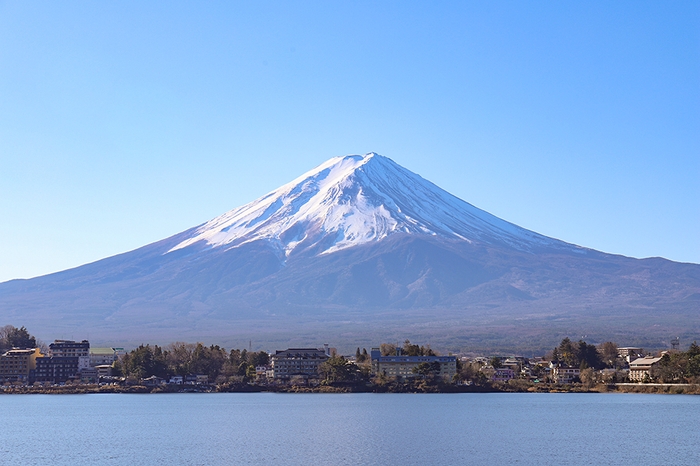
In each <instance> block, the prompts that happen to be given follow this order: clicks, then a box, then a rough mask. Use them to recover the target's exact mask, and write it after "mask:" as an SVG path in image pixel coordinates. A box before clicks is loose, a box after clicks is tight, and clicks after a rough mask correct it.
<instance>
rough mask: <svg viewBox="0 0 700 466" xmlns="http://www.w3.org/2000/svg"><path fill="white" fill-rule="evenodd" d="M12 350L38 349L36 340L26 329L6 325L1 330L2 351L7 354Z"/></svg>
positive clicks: (0, 344)
mask: <svg viewBox="0 0 700 466" xmlns="http://www.w3.org/2000/svg"><path fill="white" fill-rule="evenodd" d="M12 348H23V349H24V348H36V338H34V337H33V336H32V335H30V334H29V332H28V331H27V329H26V328H25V327H21V328H17V327H14V326H12V325H6V326H4V327H2V328H0V350H2V352H5V351H6V350H8V349H12Z"/></svg>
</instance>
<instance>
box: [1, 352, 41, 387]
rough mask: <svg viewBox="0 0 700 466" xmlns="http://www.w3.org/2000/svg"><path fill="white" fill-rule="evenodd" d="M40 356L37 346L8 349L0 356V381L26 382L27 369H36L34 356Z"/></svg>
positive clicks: (27, 376) (27, 377)
mask: <svg viewBox="0 0 700 466" xmlns="http://www.w3.org/2000/svg"><path fill="white" fill-rule="evenodd" d="M42 356H43V355H42V354H41V350H39V348H34V349H12V350H10V351H8V352H7V353H5V354H3V355H2V356H0V381H6V382H26V381H27V380H28V379H29V371H33V370H34V369H36V358H37V357H42Z"/></svg>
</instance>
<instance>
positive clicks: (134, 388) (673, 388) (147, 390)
mask: <svg viewBox="0 0 700 466" xmlns="http://www.w3.org/2000/svg"><path fill="white" fill-rule="evenodd" d="M99 393H105V394H120V393H126V394H154V393H326V394H342V393H378V394H381V393H415V394H420V393H425V394H429V393H435V394H451V393H611V394H615V393H635V394H657V395H700V385H699V384H644V383H642V384H633V383H620V384H614V385H597V386H595V387H589V388H584V387H583V386H580V385H579V386H577V385H565V386H544V385H532V386H529V387H527V388H525V387H512V386H508V385H505V384H504V385H503V386H494V385H489V386H474V385H448V386H422V387H412V386H399V387H381V386H330V385H321V386H315V387H307V386H268V385H255V384H240V385H236V386H213V385H193V386H186V387H183V386H169V385H163V386H156V387H149V386H144V385H131V386H121V385H107V386H98V385H65V386H51V387H27V386H18V387H4V388H0V395H85V394H99Z"/></svg>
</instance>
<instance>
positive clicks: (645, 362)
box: [629, 357, 661, 382]
mask: <svg viewBox="0 0 700 466" xmlns="http://www.w3.org/2000/svg"><path fill="white" fill-rule="evenodd" d="M659 361H661V358H652V357H644V358H637V359H635V360H634V361H632V362H630V374H629V376H630V380H631V381H632V382H644V381H645V380H651V378H652V377H651V368H652V366H653V365H654V364H656V363H658V362H659Z"/></svg>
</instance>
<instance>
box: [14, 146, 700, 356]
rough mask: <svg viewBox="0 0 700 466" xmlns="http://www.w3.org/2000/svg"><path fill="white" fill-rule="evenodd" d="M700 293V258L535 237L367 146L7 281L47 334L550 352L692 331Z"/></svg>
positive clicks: (36, 327)
mask: <svg viewBox="0 0 700 466" xmlns="http://www.w3.org/2000/svg"><path fill="white" fill-rule="evenodd" d="M698 296H700V266H699V265H697V264H683V263H675V262H672V261H668V260H665V259H653V258H648V259H635V258H629V257H625V256H621V255H613V254H607V253H603V252H600V251H596V250H593V249H589V248H585V247H581V246H576V245H573V244H569V243H566V242H563V241H560V240H557V239H554V238H549V237H546V236H543V235H540V234H538V233H535V232H531V231H529V230H526V229H524V228H521V227H519V226H517V225H514V224H512V223H509V222H507V221H505V220H501V219H499V218H498V217H495V216H493V215H491V214H489V213H488V212H485V211H483V210H480V209H478V208H476V207H474V206H473V205H471V204H469V203H467V202H465V201H462V200H460V199H458V198H456V197H454V196H452V195H451V194H449V193H447V192H446V191H444V190H442V189H440V188H439V187H438V186H436V185H434V184H433V183H431V182H429V181H427V180H424V179H423V178H421V177H420V176H419V175H416V174H414V173H412V172H410V171H409V170H406V169H404V168H403V167H401V166H399V165H398V164H396V163H395V162H393V161H391V160H390V159H387V158H385V157H382V156H379V155H377V154H374V153H370V154H366V155H364V156H343V157H336V158H333V159H330V160H329V161H327V162H325V163H324V164H321V165H320V166H319V167H316V168H315V169H313V170H311V171H309V172H307V173H305V174H304V175H302V176H300V177H297V178H296V179H295V180H293V181H292V182H290V183H287V184H286V185H283V186H282V187H280V188H278V189H276V190H273V191H271V192H270V193H268V194H266V195H265V196H262V197H261V198H259V199H256V200H254V201H252V202H250V203H248V204H246V205H244V206H241V207H239V208H236V209H233V210H231V211H229V212H227V213H224V214H223V215H221V216H219V217H216V218H214V219H212V220H211V221H209V222H205V223H203V224H201V225H198V226H196V227H193V228H190V229H187V230H185V231H183V232H180V233H178V234H175V235H173V236H171V237H169V238H165V239H163V240H160V241H157V242H154V243H151V244H148V245H145V246H143V247H141V248H138V249H135V250H133V251H129V252H126V253H122V254H118V255H116V256H112V257H108V258H105V259H102V260H99V261H95V262H92V263H90V264H85V265H83V266H80V267H76V268H73V269H69V270H65V271H61V272H57V273H54V274H50V275H45V276H42V277H36V278H33V279H29V280H13V281H9V282H5V283H1V284H0V315H2V316H3V318H5V319H9V321H8V322H7V323H17V324H21V325H26V326H28V327H30V328H32V331H33V332H34V333H35V334H38V335H42V333H43V334H46V335H51V333H50V332H51V331H57V330H58V331H60V332H65V333H62V334H61V335H62V336H66V333H67V335H68V336H70V335H73V334H76V333H78V332H83V333H87V334H90V335H92V336H93V338H95V337H97V338H98V340H97V341H100V339H102V341H105V342H106V343H110V342H112V343H116V342H120V343H122V344H138V343H141V342H144V341H154V340H155V341H166V342H167V341H172V340H175V339H186V340H191V339H193V338H196V339H202V340H205V341H206V340H207V339H208V341H211V339H216V341H217V342H226V341H234V340H236V339H237V338H245V339H248V338H255V339H257V340H258V341H260V344H263V343H265V342H266V343H267V344H272V343H275V344H280V345H284V344H312V343H313V342H314V341H316V340H314V338H316V339H318V338H321V339H323V340H331V341H336V342H337V344H338V345H339V346H340V347H342V346H343V345H344V344H347V345H350V346H351V347H352V349H354V347H355V346H357V345H359V344H363V345H365V346H367V347H369V346H371V345H372V344H376V343H377V341H376V340H378V339H379V340H382V341H386V340H387V339H396V338H398V339H403V338H406V337H409V338H411V339H419V340H425V339H429V340H430V341H431V342H432V343H433V344H442V345H444V346H446V347H449V348H451V349H453V350H461V349H465V348H474V347H479V345H481V347H485V346H489V347H491V348H493V347H498V345H504V344H505V343H504V342H510V343H509V344H510V345H511V346H510V347H511V348H514V349H516V348H521V349H522V348H531V349H539V348H542V347H547V346H548V345H550V343H551V344H554V343H556V340H557V339H558V338H559V339H560V338H561V336H562V335H563V336H572V335H577V334H579V333H586V334H588V335H589V340H590V341H593V342H595V340H596V339H601V340H605V339H613V338H616V336H617V337H620V336H623V337H624V338H626V339H627V340H626V342H627V343H626V344H630V345H633V344H640V345H642V344H645V345H646V346H647V347H649V346H650V345H649V341H648V340H649V339H651V340H652V341H655V342H656V344H657V345H660V344H661V343H660V342H661V341H662V340H663V338H667V337H668V336H669V335H670V334H674V336H676V335H681V336H684V335H685V336H687V337H688V338H691V337H692V336H693V335H697V334H698V332H699V331H700V318H699V317H698V314H699V313H698V312H697V311H698V304H699V303H700V299H698V298H697V297H698ZM61 335H59V336H61ZM497 335H500V337H497ZM590 335H592V336H590ZM54 336H55V335H54ZM499 338H500V339H499ZM695 338H697V337H695ZM159 339H160V340H159ZM616 339H619V338H616ZM621 343H623V342H621ZM353 345H354V346H353ZM550 346H551V345H550ZM270 349H271V348H270Z"/></svg>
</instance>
